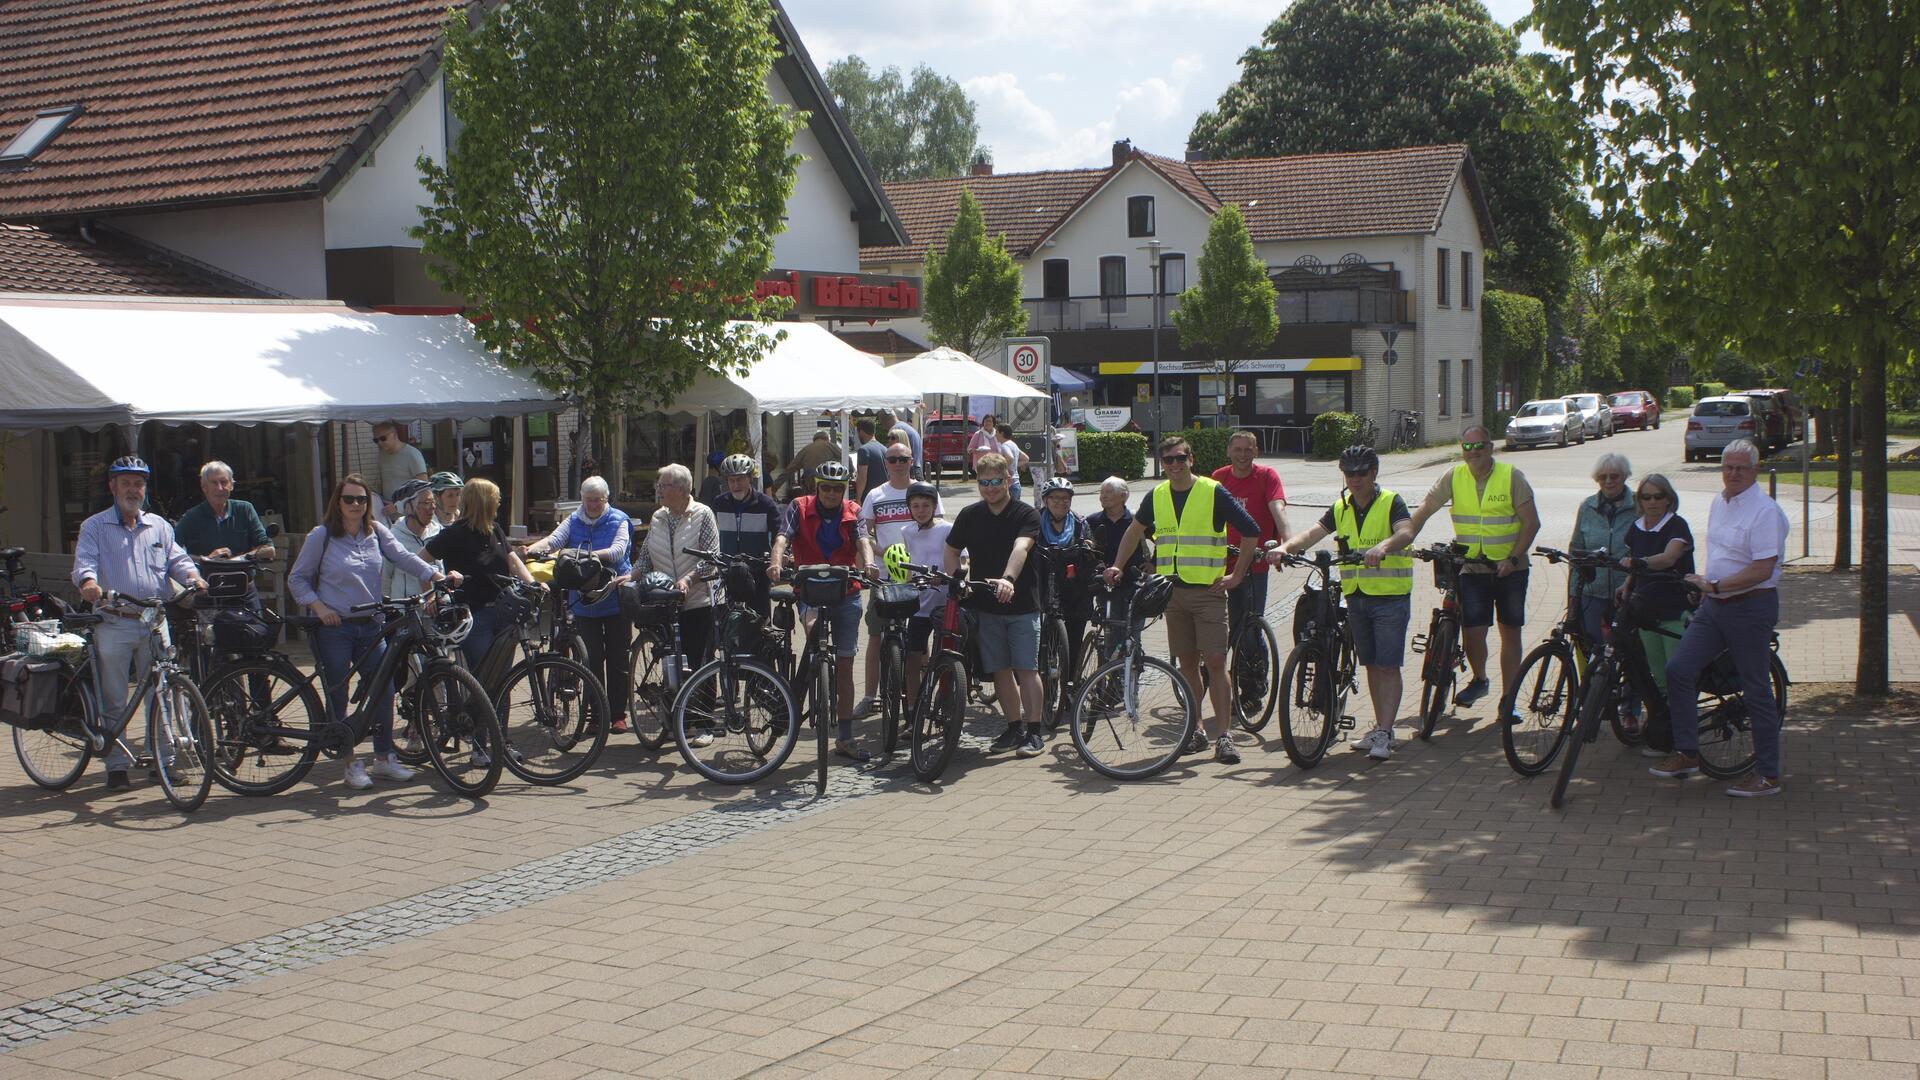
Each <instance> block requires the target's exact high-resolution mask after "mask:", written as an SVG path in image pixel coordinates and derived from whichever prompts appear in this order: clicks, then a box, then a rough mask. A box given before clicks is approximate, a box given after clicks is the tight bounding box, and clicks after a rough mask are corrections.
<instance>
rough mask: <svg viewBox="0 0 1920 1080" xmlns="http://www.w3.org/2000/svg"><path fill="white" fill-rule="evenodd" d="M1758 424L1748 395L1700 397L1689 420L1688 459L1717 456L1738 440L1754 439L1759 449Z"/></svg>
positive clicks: (1694, 459)
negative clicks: (1710, 455)
mask: <svg viewBox="0 0 1920 1080" xmlns="http://www.w3.org/2000/svg"><path fill="white" fill-rule="evenodd" d="M1756 422H1757V418H1756V417H1755V416H1754V415H1753V402H1752V400H1750V399H1748V398H1747V397H1745V396H1742V395H1739V394H1732V395H1729V396H1727V397H1710V398H1701V399H1700V400H1699V401H1697V402H1695V403H1694V406H1693V415H1692V416H1690V417H1688V418H1687V441H1686V448H1687V460H1688V461H1698V460H1700V459H1701V458H1703V457H1706V456H1707V455H1708V454H1718V453H1719V452H1720V451H1721V450H1723V449H1725V448H1726V445H1727V444H1728V443H1730V442H1732V441H1733V440H1735V439H1751V440H1753V443H1754V445H1756V446H1758V445H1759V444H1760V442H1761V439H1760V438H1759V437H1758V436H1756V434H1755V426H1756Z"/></svg>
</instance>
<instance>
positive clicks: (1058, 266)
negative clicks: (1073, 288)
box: [1040, 259, 1067, 300]
mask: <svg viewBox="0 0 1920 1080" xmlns="http://www.w3.org/2000/svg"><path fill="white" fill-rule="evenodd" d="M1040 296H1041V298H1042V299H1046V300H1065V299H1066V298H1067V260H1065V259H1048V260H1047V261H1046V262H1044V263H1041V264H1040Z"/></svg>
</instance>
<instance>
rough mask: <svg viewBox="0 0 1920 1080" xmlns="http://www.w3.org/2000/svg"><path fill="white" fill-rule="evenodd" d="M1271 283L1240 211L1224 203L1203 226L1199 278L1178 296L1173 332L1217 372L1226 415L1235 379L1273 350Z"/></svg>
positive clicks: (1275, 317) (1276, 323) (1275, 328)
mask: <svg viewBox="0 0 1920 1080" xmlns="http://www.w3.org/2000/svg"><path fill="white" fill-rule="evenodd" d="M1274 299H1275V297H1274V289H1273V280H1272V279H1271V278H1269V277H1268V276H1267V264H1266V263H1265V262H1263V261H1261V259H1260V256H1258V255H1256V254H1254V250H1253V237H1252V236H1251V235H1250V234H1249V233H1248V232H1247V222H1246V219H1245V218H1243V217H1241V216H1240V208H1239V207H1238V206H1235V205H1234V204H1232V203H1228V204H1227V205H1225V206H1222V207H1221V208H1220V212H1219V213H1217V214H1215V215H1213V223H1212V224H1210V225H1208V226H1207V242H1206V243H1205V245H1203V246H1202V247H1201V249H1200V278H1199V280H1198V281H1197V282H1195V283H1194V284H1193V285H1192V286H1191V287H1189V288H1188V289H1187V291H1185V292H1183V293H1181V294H1180V306H1179V307H1177V308H1175V309H1174V312H1173V327H1174V329H1175V330H1178V331H1179V332H1180V346H1181V348H1183V349H1192V350H1194V351H1195V352H1198V353H1199V354H1200V355H1202V356H1204V357H1206V358H1207V359H1209V360H1210V361H1211V362H1212V363H1213V366H1214V370H1215V371H1217V372H1219V374H1220V379H1221V382H1222V383H1223V384H1224V386H1225V389H1226V395H1227V403H1226V410H1225V411H1226V412H1228V413H1232V412H1234V411H1235V410H1234V393H1233V375H1234V372H1235V371H1237V370H1238V369H1239V367H1240V365H1241V364H1242V363H1244V362H1246V361H1247V360H1250V359H1252V358H1253V356H1254V354H1255V353H1257V352H1259V351H1261V350H1263V349H1265V348H1266V347H1267V346H1269V345H1272V344H1273V336H1274V334H1276V333H1278V332H1279V330H1280V314H1279V312H1278V310H1276V309H1275V307H1274Z"/></svg>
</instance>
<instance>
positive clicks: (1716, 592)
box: [1707, 578, 1720, 596]
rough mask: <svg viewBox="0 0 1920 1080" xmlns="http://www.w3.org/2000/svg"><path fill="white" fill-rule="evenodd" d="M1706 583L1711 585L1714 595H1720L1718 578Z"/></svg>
mask: <svg viewBox="0 0 1920 1080" xmlns="http://www.w3.org/2000/svg"><path fill="white" fill-rule="evenodd" d="M1707 584H1708V585H1709V586H1711V589H1712V592H1713V595H1715V596H1719V595H1720V579H1719V578H1714V579H1713V580H1712V581H1709V582H1707Z"/></svg>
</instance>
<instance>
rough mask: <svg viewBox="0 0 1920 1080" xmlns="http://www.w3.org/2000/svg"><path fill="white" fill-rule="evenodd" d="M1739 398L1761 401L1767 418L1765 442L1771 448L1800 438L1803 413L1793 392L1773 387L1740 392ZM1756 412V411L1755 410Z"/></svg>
mask: <svg viewBox="0 0 1920 1080" xmlns="http://www.w3.org/2000/svg"><path fill="white" fill-rule="evenodd" d="M1740 394H1741V396H1743V397H1750V398H1757V399H1763V400H1765V401H1766V405H1765V406H1764V407H1765V409H1766V416H1767V442H1768V444H1769V445H1771V446H1776V447H1779V446H1785V445H1787V444H1788V443H1790V442H1794V441H1795V440H1797V439H1799V438H1800V432H1801V427H1800V424H1801V418H1802V417H1803V416H1805V415H1806V414H1805V412H1804V411H1803V409H1802V408H1801V405H1800V399H1799V398H1797V397H1795V396H1794V395H1793V391H1791V390H1785V389H1781V388H1779V387H1774V388H1771V389H1765V390H1742V391H1740ZM1756 411H1758V410H1756Z"/></svg>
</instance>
